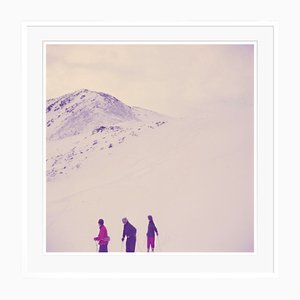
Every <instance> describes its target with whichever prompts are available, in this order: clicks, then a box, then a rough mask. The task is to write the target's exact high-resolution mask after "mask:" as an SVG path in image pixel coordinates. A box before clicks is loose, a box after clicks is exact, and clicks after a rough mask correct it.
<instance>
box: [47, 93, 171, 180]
mask: <svg viewBox="0 0 300 300" xmlns="http://www.w3.org/2000/svg"><path fill="white" fill-rule="evenodd" d="M167 120H168V118H167V117H166V116H163V115H160V114H158V113H155V112H153V111H150V110H146V109H142V108H138V107H130V106H127V105H125V104H124V103H123V102H121V101H120V100H118V99H117V98H115V97H113V96H111V95H108V94H105V93H102V92H94V91H90V90H87V89H82V90H79V91H76V92H73V93H69V94H66V95H63V96H61V97H58V98H54V99H49V100H47V107H46V126H47V134H46V135H47V180H48V181H49V180H52V179H54V178H56V177H57V176H58V175H66V174H69V173H70V171H71V170H74V169H78V168H80V167H81V165H82V163H83V161H85V160H87V159H88V158H89V157H90V153H92V152H94V151H98V153H99V152H100V151H103V152H105V151H106V150H107V149H111V148H113V147H115V146H116V145H120V144H122V143H124V142H125V141H126V140H128V138H130V137H132V136H139V135H140V134H142V133H143V132H144V131H145V130H149V129H151V130H152V129H156V128H158V127H160V126H161V125H164V124H166V122H167Z"/></svg>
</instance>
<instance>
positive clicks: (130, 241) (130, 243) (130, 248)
mask: <svg viewBox="0 0 300 300" xmlns="http://www.w3.org/2000/svg"><path fill="white" fill-rule="evenodd" d="M135 243H136V237H135V236H131V237H129V238H127V239H126V252H134V251H135Z"/></svg>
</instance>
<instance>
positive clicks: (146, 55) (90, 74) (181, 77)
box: [46, 45, 254, 116]
mask: <svg viewBox="0 0 300 300" xmlns="http://www.w3.org/2000/svg"><path fill="white" fill-rule="evenodd" d="M46 59H47V61H46V88H47V91H46V94H47V99H49V98H54V97H58V96H61V95H64V94H66V93H70V92H73V91H76V90H78V89H82V88H87V89H90V90H93V91H99V92H105V93H108V94H111V95H113V96H115V97H116V98H118V99H119V100H121V101H122V102H124V103H126V104H127V105H130V106H139V107H144V108H148V109H151V110H154V111H157V112H160V113H164V114H168V115H170V116H183V115H186V114H189V113H190V112H192V111H195V110H198V109H201V104H203V103H204V102H207V101H209V102H216V101H225V102H226V103H230V102H231V103H239V104H243V105H253V95H254V91H253V82H254V80H253V76H254V69H253V62H254V47H253V45H47V52H46Z"/></svg>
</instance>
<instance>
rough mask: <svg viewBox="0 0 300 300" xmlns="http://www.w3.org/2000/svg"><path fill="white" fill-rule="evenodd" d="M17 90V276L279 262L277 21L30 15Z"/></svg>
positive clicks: (195, 270) (249, 269) (251, 270)
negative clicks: (57, 19)
mask: <svg viewBox="0 0 300 300" xmlns="http://www.w3.org/2000/svg"><path fill="white" fill-rule="evenodd" d="M23 96H24V101H25V102H26V103H27V105H28V110H27V112H26V116H24V117H25V118H24V126H25V128H26V134H27V138H26V140H27V149H26V153H24V157H26V158H27V170H28V173H27V176H26V179H27V181H26V184H25V186H26V187H25V191H24V195H25V196H24V224H23V225H24V234H23V237H24V243H23V245H24V247H23V257H24V272H25V273H27V274H28V273H30V274H35V275H36V276H39V275H41V274H54V275H59V276H61V275H62V276H63V275H64V274H69V275H70V274H72V276H92V277H107V276H111V277H114V276H127V277H128V276H137V275H138V276H141V277H143V276H144V277H148V276H150V277H151V276H153V277H157V276H160V277H170V276H171V277H178V276H190V277H199V276H200V277H201V276H218V275H220V274H221V275H222V276H232V275H234V276H260V275H261V276H266V275H267V276H274V275H275V274H276V247H275V245H276V231H275V229H276V223H275V215H276V205H275V200H274V133H273V132H274V25H272V24H271V25H270V24H248V25H245V24H237V23H235V24H231V25H224V24H211V23H210V24H203V23H201V24H200V23H184V24H169V25H166V24H147V25H130V24H103V23H102V24H101V23H76V24H72V23H67V24H66V23H65V24H59V23H58V24H56V23H50V24H47V23H25V24H24V25H23ZM103 252H105V253H103Z"/></svg>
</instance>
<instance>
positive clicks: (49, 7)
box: [0, 0, 300, 300]
mask: <svg viewBox="0 0 300 300" xmlns="http://www.w3.org/2000/svg"><path fill="white" fill-rule="evenodd" d="M0 14H1V16H0V22H1V27H0V28H1V37H2V41H1V47H0V51H1V81H0V82H1V101H2V102H1V104H4V105H3V106H2V110H1V112H2V114H1V118H0V121H1V127H0V128H1V138H2V143H1V145H2V147H0V148H1V158H2V159H1V171H2V172H1V179H2V181H1V183H2V184H1V192H2V193H1V201H0V213H1V216H0V222H1V223H0V225H1V226H0V228H1V242H2V243H1V255H0V266H1V278H0V280H1V289H0V295H1V298H3V299H18V298H21V297H22V299H27V298H28V299H29V298H30V299H64V298H67V299H91V298H95V297H97V298H98V297H99V298H106V299H119V298H120V297H122V299H129V298H130V299H154V298H157V299H163V298H169V299H182V298H186V299H201V298H202V299H231V300H233V299H257V298H261V299H264V298H268V299H299V296H300V292H299V288H298V281H299V280H298V279H297V277H299V276H298V268H299V266H300V259H299V253H300V245H299V232H298V228H300V224H299V219H300V218H299V210H298V209H297V208H299V204H298V203H299V202H298V201H299V199H300V197H299V196H300V195H299V188H298V186H299V183H298V182H299V175H298V172H297V169H299V153H300V151H299V150H300V149H299V148H300V147H299V133H298V128H299V127H300V124H299V117H298V114H299V88H298V85H299V84H298V81H299V79H298V76H297V75H298V74H297V66H298V67H299V63H298V64H297V62H299V59H298V55H299V53H300V51H299V50H300V49H299V43H297V38H298V36H299V34H298V28H299V18H298V10H297V8H296V1H284V4H278V2H276V1H264V2H262V1H259V0H253V1H245V2H242V1H237V0H229V1H220V0H218V1H217V0H210V1H207V2H203V1H202V2H200V1H190V0H186V1H177V2H174V1H164V2H162V1H157V0H153V1H148V2H144V1H137V0H134V1H133V0H127V1H121V0H120V1H99V0H97V1H96V0H94V1H89V0H86V1H84V2H82V1H80V2H75V1H72V2H71V1H61V0H60V1H58V0H52V1H34V0H28V1H16V0H12V1H9V2H6V3H5V6H4V5H2V9H1V12H0ZM193 20H198V21H199V20H202V21H276V22H278V25H279V26H278V33H279V40H277V43H279V54H280V59H279V63H278V67H279V68H278V69H277V73H278V75H279V80H280V82H279V86H278V87H277V88H278V95H279V97H280V101H278V102H277V111H276V114H277V115H276V117H277V120H276V129H277V132H276V138H277V141H276V142H277V148H276V151H277V160H276V163H277V165H276V169H277V181H276V183H277V184H276V189H277V197H279V205H280V206H279V231H278V233H279V245H278V246H279V277H278V278H252V279H247V278H244V279H234V278H232V279H231V278H230V279H198V280H196V279H193V280H190V279H188V280H185V279H176V280H171V279H165V280H159V279H153V280H151V282H148V281H149V280H145V279H136V280H133V279H120V280H117V279H114V280H111V279H101V280H99V279H93V280H90V279H68V278H63V279H47V278H45V279H34V278H23V277H22V274H21V240H22V234H21V233H22V232H21V229H22V228H21V217H22V207H21V197H22V193H21V183H22V182H21V171H22V170H21V163H22V161H21V140H22V136H21V117H22V109H23V110H24V109H26V107H25V106H23V107H22V103H21V51H20V50H21V22H22V21H111V22H123V21H124V22H128V21H135V22H139V21H140V22H147V21H149V22H155V21H158V22H162V21H166V22H167V21H169V22H172V21H193ZM278 174H279V175H278Z"/></svg>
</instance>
